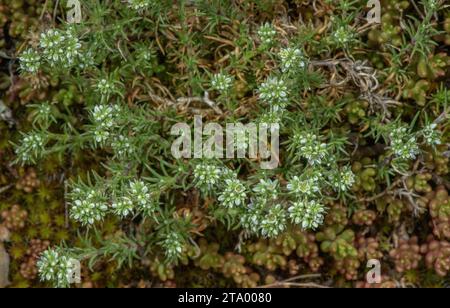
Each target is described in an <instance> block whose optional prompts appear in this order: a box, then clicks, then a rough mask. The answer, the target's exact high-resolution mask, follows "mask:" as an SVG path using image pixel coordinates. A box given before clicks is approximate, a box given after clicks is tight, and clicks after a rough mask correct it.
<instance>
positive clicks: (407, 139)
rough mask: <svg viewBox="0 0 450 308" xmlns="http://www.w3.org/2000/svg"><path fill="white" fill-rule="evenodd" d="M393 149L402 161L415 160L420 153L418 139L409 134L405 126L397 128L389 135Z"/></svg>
mask: <svg viewBox="0 0 450 308" xmlns="http://www.w3.org/2000/svg"><path fill="white" fill-rule="evenodd" d="M389 138H390V140H391V149H392V151H393V152H394V155H395V156H397V157H398V158H400V159H404V160H411V159H415V158H416V156H417V155H418V154H419V153H420V151H419V146H418V144H417V140H416V137H415V136H414V135H412V134H410V133H409V132H408V129H407V128H406V127H404V126H401V127H397V128H395V129H393V130H392V132H391V133H390V134H389Z"/></svg>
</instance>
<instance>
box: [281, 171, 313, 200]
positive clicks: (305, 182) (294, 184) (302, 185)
mask: <svg viewBox="0 0 450 308" xmlns="http://www.w3.org/2000/svg"><path fill="white" fill-rule="evenodd" d="M287 189H288V190H289V191H290V192H292V193H293V194H295V195H298V196H303V195H308V196H313V195H315V194H317V193H318V192H319V191H320V184H319V177H318V176H316V175H312V176H310V177H308V178H306V179H300V178H299V177H298V176H294V177H293V178H292V179H291V180H290V181H289V183H288V185H287Z"/></svg>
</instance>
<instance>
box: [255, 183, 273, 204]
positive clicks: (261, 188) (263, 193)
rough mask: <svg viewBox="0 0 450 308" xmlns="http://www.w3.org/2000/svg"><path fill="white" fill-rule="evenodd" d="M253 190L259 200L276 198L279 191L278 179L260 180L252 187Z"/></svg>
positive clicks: (264, 200)
mask: <svg viewBox="0 0 450 308" xmlns="http://www.w3.org/2000/svg"><path fill="white" fill-rule="evenodd" d="M253 192H254V193H255V195H256V197H257V198H258V200H259V201H262V202H267V201H270V200H276V199H277V198H278V193H279V183H278V180H275V181H273V180H260V181H259V183H258V184H256V185H255V187H254V188H253Z"/></svg>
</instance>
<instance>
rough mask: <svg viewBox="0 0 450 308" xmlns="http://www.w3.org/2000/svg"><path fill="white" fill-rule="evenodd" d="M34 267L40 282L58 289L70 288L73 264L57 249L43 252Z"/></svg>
mask: <svg viewBox="0 0 450 308" xmlns="http://www.w3.org/2000/svg"><path fill="white" fill-rule="evenodd" d="M36 266H37V269H38V272H39V276H40V278H41V280H42V281H47V282H50V283H52V284H53V285H54V286H55V287H59V288H67V287H69V286H70V282H71V281H70V279H71V276H72V273H73V270H74V268H73V266H74V263H73V262H71V258H70V257H69V256H67V255H65V254H64V253H63V252H62V251H59V250H57V249H48V250H46V251H44V252H43V253H42V255H41V256H40V258H39V260H38V261H37V263H36Z"/></svg>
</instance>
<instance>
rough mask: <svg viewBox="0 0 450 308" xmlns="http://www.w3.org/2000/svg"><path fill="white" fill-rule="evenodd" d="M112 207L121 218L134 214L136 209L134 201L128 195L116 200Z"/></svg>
mask: <svg viewBox="0 0 450 308" xmlns="http://www.w3.org/2000/svg"><path fill="white" fill-rule="evenodd" d="M112 209H113V212H114V214H116V215H117V216H119V217H121V218H125V217H127V216H129V215H131V214H133V211H134V204H133V201H131V199H130V198H128V197H121V198H119V200H118V201H116V202H114V203H113V204H112Z"/></svg>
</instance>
